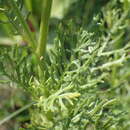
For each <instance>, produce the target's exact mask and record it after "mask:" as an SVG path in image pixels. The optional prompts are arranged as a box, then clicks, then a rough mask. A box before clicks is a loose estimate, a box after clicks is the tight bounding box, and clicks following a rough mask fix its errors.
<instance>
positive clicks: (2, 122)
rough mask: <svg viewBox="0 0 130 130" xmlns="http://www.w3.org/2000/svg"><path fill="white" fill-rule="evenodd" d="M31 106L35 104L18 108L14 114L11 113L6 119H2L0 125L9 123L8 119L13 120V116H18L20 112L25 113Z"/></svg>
mask: <svg viewBox="0 0 130 130" xmlns="http://www.w3.org/2000/svg"><path fill="white" fill-rule="evenodd" d="M33 104H35V103H34V102H32V103H30V104H27V105H26V106H24V107H22V108H20V109H19V110H17V111H16V112H14V113H12V114H11V115H9V116H7V117H6V118H4V119H3V120H1V121H0V125H2V124H4V123H5V122H7V121H9V120H10V119H12V118H14V117H15V116H17V115H18V114H20V113H21V112H23V111H25V110H26V109H28V108H29V107H31V106H32V105H33Z"/></svg>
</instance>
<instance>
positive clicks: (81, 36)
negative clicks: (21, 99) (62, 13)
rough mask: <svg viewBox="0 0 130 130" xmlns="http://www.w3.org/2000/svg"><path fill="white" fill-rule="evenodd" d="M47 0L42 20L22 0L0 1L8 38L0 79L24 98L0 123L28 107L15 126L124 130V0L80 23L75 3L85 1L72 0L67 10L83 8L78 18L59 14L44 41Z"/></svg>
mask: <svg viewBox="0 0 130 130" xmlns="http://www.w3.org/2000/svg"><path fill="white" fill-rule="evenodd" d="M52 1H55V0H41V1H40V2H41V3H40V4H41V5H39V6H40V7H41V10H40V11H41V12H40V13H39V15H40V16H41V18H40V19H38V23H40V26H38V24H36V19H34V18H32V17H33V16H32V15H31V13H32V12H28V13H27V12H26V11H27V10H25V3H26V4H27V3H28V2H27V1H25V3H23V2H22V1H20V0H6V1H0V3H1V5H0V6H1V7H0V13H1V15H2V16H3V19H1V24H3V26H5V28H6V27H7V28H10V33H8V34H9V35H8V37H9V38H10V41H9V40H8V43H9V42H11V43H12V44H11V45H5V44H0V76H1V77H3V78H2V80H0V82H1V84H7V83H12V84H13V85H14V86H17V87H18V88H21V89H23V90H24V91H25V92H26V93H27V95H28V96H29V97H30V98H28V99H26V100H27V103H28V104H27V105H25V106H23V107H21V108H20V109H18V110H16V112H14V113H11V114H10V115H8V116H7V117H5V118H1V120H0V125H2V124H4V123H5V122H7V121H9V120H11V119H12V118H15V116H19V115H20V113H21V112H23V111H27V110H28V111H29V114H28V118H29V121H28V122H25V123H26V125H25V127H20V128H19V129H20V130H24V129H25V130H129V129H130V119H129V117H130V113H129V112H130V110H129V107H130V105H129V102H130V78H129V76H130V68H129V66H130V16H129V14H130V11H129V9H130V2H129V0H110V1H109V2H108V3H106V4H105V5H104V6H103V7H102V9H101V10H100V11H99V12H98V13H94V16H93V18H92V19H91V20H90V23H89V22H88V24H87V25H86V26H85V19H86V18H85V13H84V12H82V11H81V8H82V7H78V6H77V5H79V6H82V5H84V4H85V3H86V1H87V0H86V1H85V0H77V1H74V2H73V3H71V6H70V7H69V8H72V7H74V9H76V8H75V7H76V6H77V7H78V8H77V9H76V10H75V11H77V12H78V10H79V13H80V11H81V15H80V16H82V17H80V20H79V23H77V22H78V20H77V18H74V19H72V20H70V19H69V17H67V16H66V17H64V18H63V19H62V20H61V22H59V23H57V24H58V25H57V27H56V28H55V30H56V31H55V33H56V36H55V38H53V40H52V41H53V45H48V41H49V40H47V37H48V39H49V38H50V37H49V33H48V28H49V19H50V14H51V7H52ZM93 2H94V3H95V1H93ZM100 2H101V0H99V2H97V3H98V4H99V3H100ZM89 3H91V2H87V4H89ZM91 6H92V3H91ZM93 6H94V5H93ZM23 10H24V11H23ZM31 11H33V10H31ZM71 11H73V9H71ZM25 12H26V13H25ZM73 13H74V12H73ZM27 14H28V15H27ZM28 17H31V19H32V21H33V24H34V25H35V30H34V29H33V27H32V23H29V22H28V20H27V19H28ZM78 17H79V16H78ZM28 23H29V24H28ZM82 23H83V24H82ZM50 30H51V28H50ZM16 35H19V36H20V39H17V40H16V37H15V38H14V36H16ZM21 39H22V40H21ZM1 42H2V40H1V41H0V43H1ZM25 44H26V45H25ZM48 46H51V47H50V48H49V47H48ZM48 48H49V49H48Z"/></svg>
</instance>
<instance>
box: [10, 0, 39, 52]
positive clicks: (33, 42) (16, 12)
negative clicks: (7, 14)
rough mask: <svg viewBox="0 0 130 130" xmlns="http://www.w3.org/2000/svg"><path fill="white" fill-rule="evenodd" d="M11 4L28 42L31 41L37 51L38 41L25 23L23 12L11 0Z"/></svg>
mask: <svg viewBox="0 0 130 130" xmlns="http://www.w3.org/2000/svg"><path fill="white" fill-rule="evenodd" d="M10 4H11V5H12V7H13V11H14V13H15V15H16V16H17V18H18V20H19V22H20V23H21V25H22V27H23V29H24V31H25V35H26V37H27V40H28V41H29V44H30V46H31V47H32V48H33V49H35V50H36V41H35V39H34V37H33V35H32V33H31V31H30V29H29V27H28V25H27V23H26V22H25V20H24V18H23V16H22V15H21V12H20V10H19V9H18V7H17V5H16V2H15V1H14V0H10Z"/></svg>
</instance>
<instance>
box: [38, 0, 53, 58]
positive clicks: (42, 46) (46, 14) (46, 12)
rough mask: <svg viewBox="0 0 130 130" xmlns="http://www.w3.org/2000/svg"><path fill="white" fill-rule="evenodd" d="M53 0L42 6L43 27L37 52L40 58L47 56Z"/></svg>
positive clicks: (45, 2)
mask: <svg viewBox="0 0 130 130" xmlns="http://www.w3.org/2000/svg"><path fill="white" fill-rule="evenodd" d="M52 1H53V0H43V6H42V9H43V11H42V14H41V25H40V35H39V43H38V47H37V50H36V53H37V55H38V57H39V58H40V57H41V56H44V55H45V51H46V43H47V35H48V28H49V18H50V14H51V6H52Z"/></svg>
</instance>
